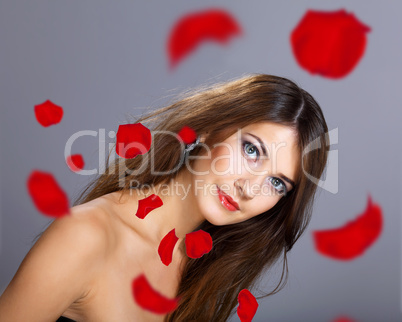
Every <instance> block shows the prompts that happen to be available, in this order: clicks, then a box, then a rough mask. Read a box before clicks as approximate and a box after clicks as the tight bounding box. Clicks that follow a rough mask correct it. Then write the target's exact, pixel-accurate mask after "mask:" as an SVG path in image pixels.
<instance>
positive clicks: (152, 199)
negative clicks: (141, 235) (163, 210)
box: [135, 194, 163, 219]
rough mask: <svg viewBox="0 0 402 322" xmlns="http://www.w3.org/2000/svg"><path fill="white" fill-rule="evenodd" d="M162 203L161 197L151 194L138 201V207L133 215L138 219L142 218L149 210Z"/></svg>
mask: <svg viewBox="0 0 402 322" xmlns="http://www.w3.org/2000/svg"><path fill="white" fill-rule="evenodd" d="M162 205H163V202H162V199H161V198H159V196H157V195H155V194H152V195H150V196H149V197H146V198H144V199H140V200H139V201H138V209H137V213H136V214H135V215H136V216H137V217H138V218H140V219H144V218H145V216H146V215H148V213H149V212H151V211H152V210H154V209H155V208H159V207H160V206H162Z"/></svg>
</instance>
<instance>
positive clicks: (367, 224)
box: [313, 196, 383, 260]
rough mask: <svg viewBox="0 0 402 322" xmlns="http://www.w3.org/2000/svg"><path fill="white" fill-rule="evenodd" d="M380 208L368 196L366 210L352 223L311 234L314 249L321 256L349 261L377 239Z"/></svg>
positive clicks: (380, 219)
mask: <svg viewBox="0 0 402 322" xmlns="http://www.w3.org/2000/svg"><path fill="white" fill-rule="evenodd" d="M382 221H383V220H382V211H381V208H380V207H379V206H378V205H376V204H373V202H372V200H371V197H370V196H368V201H367V208H366V210H365V212H364V213H362V214H361V215H359V216H358V218H356V219H355V220H354V221H350V222H348V223H347V224H346V225H344V226H343V227H340V228H335V229H329V230H321V231H315V232H313V237H314V241H315V247H316V248H317V251H318V252H320V253H321V254H323V255H325V256H328V257H331V258H333V259H338V260H351V259H354V258H356V257H358V256H361V255H363V253H364V252H365V251H366V250H367V249H368V248H369V247H370V246H371V245H372V244H373V243H374V242H375V241H376V240H377V239H378V237H379V236H380V233H381V230H382Z"/></svg>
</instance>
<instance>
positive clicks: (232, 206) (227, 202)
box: [216, 186, 240, 211]
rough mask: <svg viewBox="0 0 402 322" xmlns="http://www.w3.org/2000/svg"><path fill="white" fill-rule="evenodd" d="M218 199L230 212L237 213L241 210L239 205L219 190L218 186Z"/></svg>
mask: <svg viewBox="0 0 402 322" xmlns="http://www.w3.org/2000/svg"><path fill="white" fill-rule="evenodd" d="M216 187H217V188H218V197H219V200H220V202H221V204H222V205H223V206H224V207H225V208H226V209H227V210H229V211H236V210H240V207H239V205H238V204H237V202H236V201H234V200H233V199H232V198H231V197H230V196H229V195H227V194H226V193H224V192H223V191H222V190H221V189H219V187H218V186H216Z"/></svg>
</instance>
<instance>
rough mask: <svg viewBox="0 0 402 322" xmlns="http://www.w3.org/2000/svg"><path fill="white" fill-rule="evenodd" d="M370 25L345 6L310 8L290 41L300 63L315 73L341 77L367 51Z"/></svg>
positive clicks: (329, 76) (352, 67)
mask: <svg viewBox="0 0 402 322" xmlns="http://www.w3.org/2000/svg"><path fill="white" fill-rule="evenodd" d="M370 30H371V29H370V27H368V26H366V25H364V24H363V23H361V22H360V21H359V20H358V19H357V18H356V17H355V16H354V14H352V13H347V12H346V11H345V10H344V9H341V10H337V11H314V10H308V11H307V13H306V14H305V15H304V17H303V18H302V19H301V21H300V22H299V24H298V25H297V26H296V27H295V29H294V30H293V32H292V34H291V37H290V41H291V45H292V50H293V54H294V55H295V57H296V60H297V62H298V63H299V64H300V66H301V67H302V68H304V69H306V70H307V71H309V72H310V73H311V74H320V75H322V76H324V77H328V78H334V79H336V78H341V77H345V76H346V75H347V74H349V73H350V72H351V71H352V70H353V69H354V68H355V66H356V65H357V63H358V62H359V61H360V59H361V58H362V57H363V55H364V51H365V48H366V43H367V39H366V33H367V32H369V31H370Z"/></svg>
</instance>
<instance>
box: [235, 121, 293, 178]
mask: <svg viewBox="0 0 402 322" xmlns="http://www.w3.org/2000/svg"><path fill="white" fill-rule="evenodd" d="M241 133H242V135H247V133H249V134H250V137H251V138H252V136H251V135H255V136H258V137H259V138H260V139H261V140H262V141H263V143H264V144H265V146H266V149H267V151H268V155H269V158H270V161H271V164H272V163H275V164H276V169H272V171H273V172H275V173H283V174H284V175H285V176H287V177H288V178H290V179H292V180H294V181H296V175H297V173H298V165H299V160H300V152H299V149H298V147H297V134H296V132H295V130H293V129H292V128H290V127H288V126H285V125H281V124H276V123H271V122H261V123H254V124H250V125H247V126H245V127H243V128H242V129H241ZM253 142H256V140H254V141H253Z"/></svg>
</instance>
